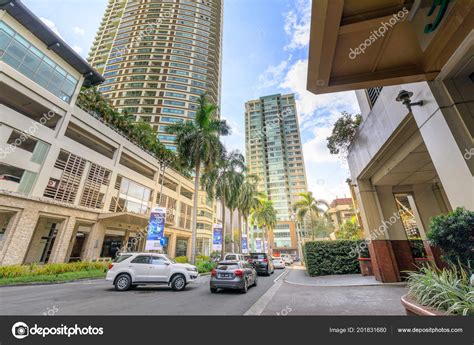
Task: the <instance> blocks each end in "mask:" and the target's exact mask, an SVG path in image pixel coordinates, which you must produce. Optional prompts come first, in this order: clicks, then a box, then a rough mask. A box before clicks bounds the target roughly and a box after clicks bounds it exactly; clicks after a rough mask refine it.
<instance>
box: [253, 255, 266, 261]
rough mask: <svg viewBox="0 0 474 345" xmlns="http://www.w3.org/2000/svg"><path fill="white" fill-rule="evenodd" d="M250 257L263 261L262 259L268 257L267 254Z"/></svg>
mask: <svg viewBox="0 0 474 345" xmlns="http://www.w3.org/2000/svg"><path fill="white" fill-rule="evenodd" d="M250 257H251V258H252V259H258V260H261V259H265V257H266V255H265V254H250Z"/></svg>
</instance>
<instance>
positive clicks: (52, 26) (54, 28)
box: [40, 17, 63, 38]
mask: <svg viewBox="0 0 474 345" xmlns="http://www.w3.org/2000/svg"><path fill="white" fill-rule="evenodd" d="M40 19H41V21H42V22H43V23H45V24H46V26H47V27H48V28H50V29H51V30H52V31H53V32H54V33H55V34H56V35H58V36H59V37H61V38H63V37H62V36H61V34H60V33H59V30H58V28H57V26H56V24H55V23H54V22H53V21H52V20H50V19H48V18H44V17H40Z"/></svg>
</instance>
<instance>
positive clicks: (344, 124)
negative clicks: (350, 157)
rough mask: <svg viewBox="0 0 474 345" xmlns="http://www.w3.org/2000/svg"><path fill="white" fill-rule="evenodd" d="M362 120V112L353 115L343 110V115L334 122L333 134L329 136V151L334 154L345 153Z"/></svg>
mask: <svg viewBox="0 0 474 345" xmlns="http://www.w3.org/2000/svg"><path fill="white" fill-rule="evenodd" d="M361 122H362V116H360V114H357V115H352V114H349V113H348V112H346V111H343V112H342V113H341V117H340V118H339V119H337V121H336V122H335V123H334V127H333V129H332V134H331V136H330V137H328V138H327V142H328V144H327V147H328V149H329V152H330V153H331V154H333V155H337V154H339V153H342V154H344V155H345V154H346V153H347V149H348V148H349V145H350V144H351V143H352V140H354V137H355V135H356V133H357V128H358V127H359V125H360V123H361Z"/></svg>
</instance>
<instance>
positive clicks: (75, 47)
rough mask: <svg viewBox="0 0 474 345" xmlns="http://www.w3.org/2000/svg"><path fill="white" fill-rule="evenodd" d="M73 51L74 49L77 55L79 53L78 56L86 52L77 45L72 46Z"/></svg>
mask: <svg viewBox="0 0 474 345" xmlns="http://www.w3.org/2000/svg"><path fill="white" fill-rule="evenodd" d="M72 49H74V50H75V51H76V53H78V54H82V52H83V51H84V49H82V47H79V46H77V45H75V46H72Z"/></svg>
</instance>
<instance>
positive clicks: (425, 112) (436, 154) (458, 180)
mask: <svg viewBox="0 0 474 345" xmlns="http://www.w3.org/2000/svg"><path fill="white" fill-rule="evenodd" d="M428 85H432V84H428ZM448 98H449V97H448ZM412 99H413V100H423V101H424V102H425V104H424V105H423V106H422V107H420V106H416V107H413V110H412V113H413V117H414V118H415V121H416V123H417V125H418V127H419V130H420V133H421V136H422V137H423V141H424V143H425V145H426V147H427V149H428V152H429V154H430V157H431V159H432V161H433V165H434V166H435V168H436V172H437V174H438V177H439V179H440V180H441V183H442V185H443V187H444V190H445V192H446V195H447V197H448V199H449V202H450V204H451V205H450V206H451V207H452V208H453V209H455V208H456V207H465V208H466V209H468V210H474V193H473V190H474V177H473V176H472V174H471V171H470V169H469V166H468V164H467V162H466V160H465V158H464V157H463V154H464V152H462V151H461V150H460V148H459V146H458V144H457V142H456V139H455V138H454V136H453V133H452V131H451V129H450V127H449V125H448V123H447V121H446V119H445V115H444V114H443V113H446V116H452V114H451V115H450V112H451V111H452V104H443V103H442V104H443V109H441V108H440V106H439V103H440V102H444V101H443V99H441V98H440V95H437V98H435V97H434V95H433V93H432V91H431V89H430V88H422V89H420V90H419V92H417V93H416V94H415V95H414V96H413V97H412ZM448 103H449V102H448ZM440 138H442V139H443V140H440Z"/></svg>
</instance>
